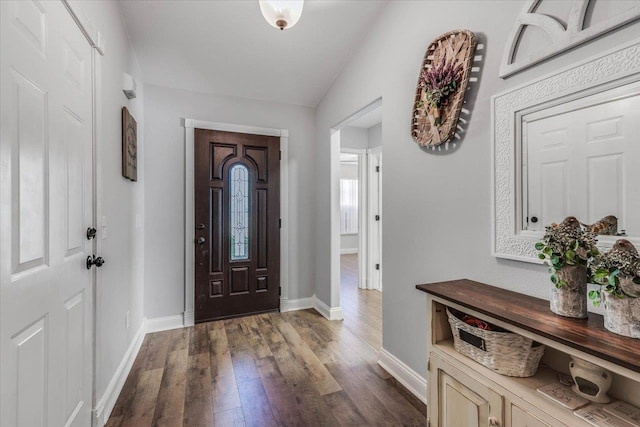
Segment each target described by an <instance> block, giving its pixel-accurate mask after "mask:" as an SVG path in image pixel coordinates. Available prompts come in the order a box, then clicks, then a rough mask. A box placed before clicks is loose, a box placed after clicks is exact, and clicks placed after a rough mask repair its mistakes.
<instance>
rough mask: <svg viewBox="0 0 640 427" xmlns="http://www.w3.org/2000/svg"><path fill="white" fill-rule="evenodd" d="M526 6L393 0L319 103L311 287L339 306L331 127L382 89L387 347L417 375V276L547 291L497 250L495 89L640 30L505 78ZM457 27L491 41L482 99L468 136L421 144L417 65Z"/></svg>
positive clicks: (542, 274) (632, 28) (542, 272)
mask: <svg viewBox="0 0 640 427" xmlns="http://www.w3.org/2000/svg"><path fill="white" fill-rule="evenodd" d="M523 5H524V2H522V1H509V2H506V1H475V2H474V1H429V2H417V1H394V2H389V5H388V6H387V8H386V9H385V10H384V11H383V13H382V14H381V16H380V17H379V18H378V19H379V21H378V23H377V24H376V23H374V25H373V26H372V30H371V32H370V34H369V35H368V36H366V37H365V41H364V43H363V45H362V46H361V47H360V48H359V49H358V51H357V52H356V53H355V54H354V55H353V57H352V58H351V60H350V62H349V63H348V64H347V65H346V67H345V68H344V70H343V72H342V73H341V74H340V76H339V77H338V78H337V79H336V80H335V82H334V84H333V85H332V87H331V89H330V90H329V92H328V93H327V94H326V95H325V97H324V99H323V101H322V102H321V103H320V105H319V106H318V108H317V112H316V132H317V159H316V161H317V169H316V170H317V171H318V174H317V176H316V190H317V191H316V194H317V198H316V206H317V221H316V223H317V226H316V236H315V240H316V259H317V265H316V280H315V283H316V294H317V296H318V297H319V298H320V299H321V300H322V301H324V302H325V303H327V304H329V305H331V306H336V305H338V304H339V295H336V294H335V293H334V295H332V296H331V295H330V282H331V274H332V273H331V266H332V262H333V264H334V265H335V264H336V262H339V260H336V261H333V260H332V258H331V257H332V254H331V245H330V235H329V233H327V224H328V223H329V222H330V220H331V218H332V216H333V217H334V218H335V214H332V212H331V203H330V201H331V199H330V198H331V197H334V200H335V197H336V192H335V191H336V188H337V183H336V182H335V181H336V180H337V179H336V178H333V179H332V178H331V177H330V175H329V174H327V173H326V171H328V170H330V169H331V168H332V166H331V165H332V162H335V163H334V164H337V159H338V154H337V153H335V151H336V150H333V151H334V152H331V151H330V146H331V144H332V142H331V141H330V128H331V127H332V126H335V125H336V124H337V123H340V122H341V121H342V120H345V119H346V118H347V117H349V116H350V115H352V114H353V113H355V112H356V111H358V110H360V109H361V108H363V107H364V106H366V105H368V104H370V103H371V102H373V101H375V100H376V99H378V98H379V97H382V99H383V104H384V113H383V121H382V123H383V127H382V136H383V138H382V139H383V141H384V144H383V150H382V151H383V158H384V178H383V192H382V194H383V202H382V203H383V206H384V213H385V214H384V218H383V230H384V231H383V242H384V243H383V271H384V273H383V274H384V276H383V282H384V287H385V294H384V298H383V319H384V320H383V335H384V336H383V339H384V344H383V345H384V348H385V349H386V350H388V351H389V352H391V353H392V354H394V355H395V356H396V357H398V358H399V359H400V360H402V361H403V362H404V363H406V364H407V365H409V366H410V367H411V368H412V369H414V370H415V371H417V372H418V373H419V374H421V375H425V374H426V331H425V328H426V322H427V312H426V295H425V294H423V293H420V292H419V291H417V290H416V289H415V285H416V284H420V283H428V282H434V281H439V280H450V279H459V278H469V279H474V280H478V281H481V282H485V283H488V284H491V285H495V286H499V287H502V288H508V289H512V290H515V291H518V292H522V293H525V294H528V295H534V296H537V297H541V298H548V292H549V286H550V285H549V279H548V277H547V274H548V273H547V268H546V267H544V266H540V265H534V264H528V263H521V262H515V261H507V260H501V259H496V258H494V257H492V256H491V242H492V240H491V224H492V218H491V185H492V184H491V121H490V120H491V118H490V114H491V110H490V107H489V105H490V104H489V100H490V97H491V96H492V95H493V94H496V93H498V92H501V91H504V90H506V89H508V88H511V87H514V86H516V85H518V84H521V83H523V82H526V81H529V80H531V79H533V78H535V77H539V76H542V75H544V74H547V73H549V72H551V71H552V70H555V69H557V68H559V67H563V66H566V65H569V64H571V63H574V62H576V61H579V60H581V59H584V58H587V57H590V56H593V55H595V54H597V53H599V52H602V51H604V50H606V49H610V48H612V47H615V46H617V45H618V44H619V43H621V42H624V41H627V40H631V39H634V38H637V37H638V34H640V24H639V23H635V24H632V25H629V26H627V27H626V28H624V29H623V30H621V31H617V32H614V33H611V34H609V35H607V36H605V37H602V38H599V39H598V40H595V41H592V42H590V43H589V44H588V45H586V46H582V47H579V48H577V49H574V50H572V51H570V52H567V53H565V54H564V55H562V56H560V57H558V58H555V59H552V60H549V61H547V62H545V63H544V64H540V65H538V66H536V67H534V68H532V69H530V70H528V71H525V72H522V73H520V74H518V75H516V76H514V77H513V78H510V79H508V80H506V81H505V80H502V79H500V78H498V67H499V61H500V58H501V55H502V49H503V46H504V43H505V40H506V37H507V34H508V32H509V31H510V30H511V26H512V23H513V22H514V20H515V19H516V17H517V16H518V13H519V12H520V10H521V8H522V7H523ZM454 11H455V12H454ZM455 28H468V29H470V30H472V31H474V32H475V33H476V34H477V35H478V36H480V40H481V43H483V44H484V45H485V50H484V51H482V54H483V55H486V57H485V62H484V65H483V66H482V68H483V70H482V75H481V80H480V84H479V90H478V93H477V98H476V99H475V102H473V100H470V101H469V102H468V104H467V107H468V108H469V109H470V110H471V111H472V115H471V117H470V121H469V127H468V131H467V133H466V135H464V137H463V140H462V142H460V143H457V144H455V147H451V148H450V150H449V151H445V150H444V149H443V150H436V151H430V150H424V149H421V148H420V147H418V146H417V145H416V144H415V143H414V142H413V141H412V139H411V135H410V133H409V124H410V118H411V110H412V102H413V96H414V91H415V84H416V81H417V77H418V71H419V67H420V63H421V61H422V58H423V55H424V51H425V49H426V48H427V46H428V45H429V43H430V42H431V41H432V40H433V39H434V38H436V37H437V36H438V35H440V34H442V33H445V32H447V31H449V30H451V29H455ZM479 53H480V52H479ZM476 88H477V85H476ZM333 145H334V148H336V147H335V141H333ZM338 149H339V148H338ZM328 188H332V189H333V193H332V194H330V192H329V191H327V189H328ZM399 247H402V248H403V250H402V251H399V250H398V248H399ZM333 274H334V276H335V272H334V273H333Z"/></svg>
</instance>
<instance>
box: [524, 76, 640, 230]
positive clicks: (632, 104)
mask: <svg viewBox="0 0 640 427" xmlns="http://www.w3.org/2000/svg"><path fill="white" fill-rule="evenodd" d="M626 92H627V93H626V94H625V95H623V96H621V97H615V98H613V99H612V98H611V97H603V96H602V95H597V96H593V97H591V98H586V99H581V100H578V101H575V102H573V103H571V104H568V105H567V106H566V107H563V108H565V109H569V110H570V111H568V112H563V113H559V114H551V115H550V114H548V113H544V116H542V117H536V116H535V115H532V117H531V119H532V120H530V121H528V122H527V123H526V143H527V154H528V165H527V167H528V212H527V213H525V216H526V217H528V227H527V229H528V230H533V231H543V230H544V226H545V225H549V224H550V223H552V222H556V223H558V222H560V221H562V219H564V218H565V217H566V216H568V215H573V216H575V217H577V218H578V220H580V221H581V222H584V223H589V224H591V223H594V222H596V221H597V220H599V219H601V218H603V217H605V216H607V215H615V216H616V217H617V218H618V230H623V229H624V230H626V232H627V233H628V234H630V235H633V236H637V235H638V234H640V186H639V185H638V183H639V182H640V167H638V159H640V93H639V92H640V85H638V84H635V88H634V86H633V85H631V86H630V87H628V88H627V89H626ZM552 112H553V111H552ZM526 217H525V218H524V223H525V226H526V225H527V218H526Z"/></svg>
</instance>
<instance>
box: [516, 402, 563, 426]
mask: <svg viewBox="0 0 640 427" xmlns="http://www.w3.org/2000/svg"><path fill="white" fill-rule="evenodd" d="M511 427H556V426H551V425H549V424H547V423H545V422H543V421H541V420H539V419H538V418H537V417H535V416H534V415H533V414H531V413H529V412H526V411H525V410H524V409H522V408H520V407H518V406H516V405H511Z"/></svg>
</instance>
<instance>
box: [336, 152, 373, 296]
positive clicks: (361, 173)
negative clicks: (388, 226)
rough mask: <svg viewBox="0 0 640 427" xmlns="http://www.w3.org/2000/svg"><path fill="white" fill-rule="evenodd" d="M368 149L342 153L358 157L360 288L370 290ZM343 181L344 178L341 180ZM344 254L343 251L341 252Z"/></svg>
mask: <svg viewBox="0 0 640 427" xmlns="http://www.w3.org/2000/svg"><path fill="white" fill-rule="evenodd" d="M367 152H368V149H366V148H343V147H340V153H349V154H357V155H358V288H360V289H368V288H369V284H368V283H369V271H368V269H367V265H368V263H369V243H368V241H367V240H368V237H369V232H368V230H369V221H368V220H369V216H370V215H369V201H368V197H369V190H368V189H369V161H368V159H369V156H368V153H367ZM341 179H342V178H341ZM340 254H342V249H341V251H340Z"/></svg>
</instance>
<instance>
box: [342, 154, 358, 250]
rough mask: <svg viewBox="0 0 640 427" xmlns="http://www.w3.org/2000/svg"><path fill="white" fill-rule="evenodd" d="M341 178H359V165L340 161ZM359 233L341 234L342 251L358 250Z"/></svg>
mask: <svg viewBox="0 0 640 427" xmlns="http://www.w3.org/2000/svg"><path fill="white" fill-rule="evenodd" d="M340 179H355V180H358V165H357V164H353V163H340ZM358 239H359V237H358V233H355V234H341V235H340V251H342V250H345V249H352V250H356V251H357V250H358V244H359V240H358Z"/></svg>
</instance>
